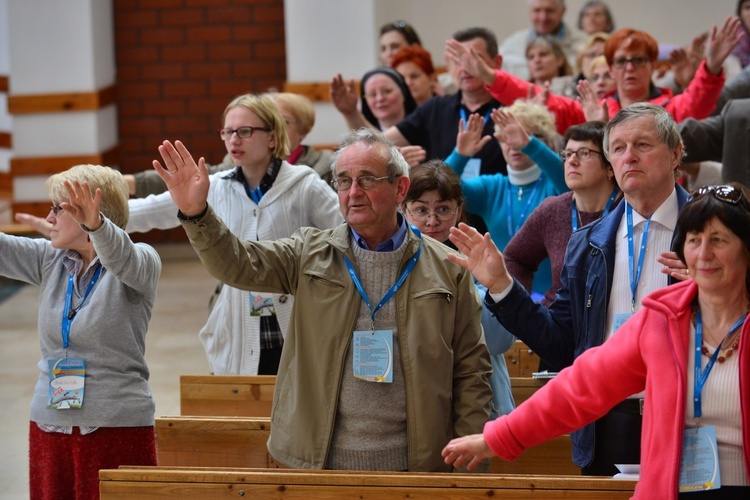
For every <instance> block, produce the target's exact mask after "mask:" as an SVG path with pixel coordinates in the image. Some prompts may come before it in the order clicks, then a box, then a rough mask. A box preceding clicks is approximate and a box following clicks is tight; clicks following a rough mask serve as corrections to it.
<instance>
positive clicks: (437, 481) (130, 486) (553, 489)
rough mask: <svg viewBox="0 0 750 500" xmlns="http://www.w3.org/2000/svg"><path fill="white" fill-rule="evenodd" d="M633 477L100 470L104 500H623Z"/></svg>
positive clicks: (190, 469) (631, 487)
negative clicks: (273, 499)
mask: <svg viewBox="0 0 750 500" xmlns="http://www.w3.org/2000/svg"><path fill="white" fill-rule="evenodd" d="M634 488H635V482H634V481H626V480H617V479H610V478H603V477H594V476H579V477H571V476H538V475H516V476H513V475H510V476H508V475H495V474H449V473H405V472H400V473H399V472H356V471H346V472H343V471H311V470H291V469H263V470H257V469H217V468H171V467H163V466H160V467H124V468H120V469H103V470H100V471H99V492H100V497H101V499H102V500H125V499H131V498H138V499H140V500H157V499H158V500H165V499H171V498H175V499H177V498H179V499H185V498H190V499H191V500H208V499H211V500H214V499H230V498H231V499H236V498H276V499H285V498H286V499H293V498H294V499H298V498H329V499H333V498H360V499H383V498H409V499H412V500H414V499H417V500H427V499H429V500H432V499H435V498H451V499H454V498H455V499H483V500H486V499H487V498H491V497H495V496H496V497H498V498H513V499H534V500H558V499H561V498H569V499H571V498H575V499H582V500H589V499H590V500H593V499H596V500H600V499H602V498H607V499H615V500H619V499H627V498H630V496H631V495H632V494H633V489H634Z"/></svg>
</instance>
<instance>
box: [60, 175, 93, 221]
mask: <svg viewBox="0 0 750 500" xmlns="http://www.w3.org/2000/svg"><path fill="white" fill-rule="evenodd" d="M65 189H67V191H68V201H67V202H62V203H60V206H62V208H63V210H65V211H66V212H68V214H69V215H70V216H71V217H72V218H73V220H74V221H76V222H77V223H79V224H83V225H84V226H86V227H87V228H88V229H89V230H91V231H96V230H97V229H99V227H100V226H101V225H102V218H101V215H100V213H99V206H100V205H101V201H102V190H101V189H99V188H97V189H96V192H95V193H93V194H92V193H91V187H90V186H89V183H88V182H86V181H84V182H83V183H81V182H79V181H77V180H75V181H65Z"/></svg>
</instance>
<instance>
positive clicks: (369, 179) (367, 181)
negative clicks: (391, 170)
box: [331, 175, 391, 191]
mask: <svg viewBox="0 0 750 500" xmlns="http://www.w3.org/2000/svg"><path fill="white" fill-rule="evenodd" d="M386 179H388V180H389V181H390V180H391V176H390V175H386V176H385V177H373V176H372V175H363V176H362V177H357V178H356V179H352V178H351V177H340V178H338V179H334V180H332V181H331V186H333V188H334V189H335V190H336V191H349V190H350V189H351V187H352V184H353V183H354V182H355V180H356V182H357V185H358V186H359V187H361V188H362V189H364V190H365V191H368V190H370V189H372V188H374V187H375V186H377V185H378V183H379V182H380V181H384V180H386Z"/></svg>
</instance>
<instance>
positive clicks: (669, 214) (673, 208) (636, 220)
mask: <svg viewBox="0 0 750 500" xmlns="http://www.w3.org/2000/svg"><path fill="white" fill-rule="evenodd" d="M679 212H680V206H679V203H678V201H677V190H676V189H672V194H670V195H669V196H668V197H667V199H666V200H664V202H663V203H662V204H661V205H659V208H657V209H656V211H655V212H654V213H653V215H651V222H656V223H659V224H660V225H661V226H663V227H665V228H667V229H669V230H670V231H672V232H674V230H675V228H676V227H677V215H678V214H679ZM624 218H625V215H624V214H623V220H624ZM645 220H646V218H645V217H643V216H642V215H641V214H639V213H638V212H636V211H635V210H633V227H636V226H638V224H641V223H642V222H644V221H645ZM621 229H622V230H621V232H620V236H621V237H625V238H627V237H628V228H627V225H626V224H621Z"/></svg>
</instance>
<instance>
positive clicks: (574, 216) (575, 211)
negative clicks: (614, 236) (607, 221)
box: [570, 187, 619, 233]
mask: <svg viewBox="0 0 750 500" xmlns="http://www.w3.org/2000/svg"><path fill="white" fill-rule="evenodd" d="M618 192H619V190H618V189H617V187H615V188H614V189H613V190H612V194H611V195H610V196H609V201H608V202H607V205H606V206H605V207H604V212H602V215H601V217H599V218H600V219H602V218H604V217H606V216H607V214H608V213H609V211H610V210H611V209H612V204H613V203H614V202H615V199H616V198H617V193H618ZM570 219H571V220H572V221H573V222H572V223H573V232H574V233H575V232H576V231H578V207H576V200H575V199H573V203H572V204H571V205H570Z"/></svg>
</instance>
